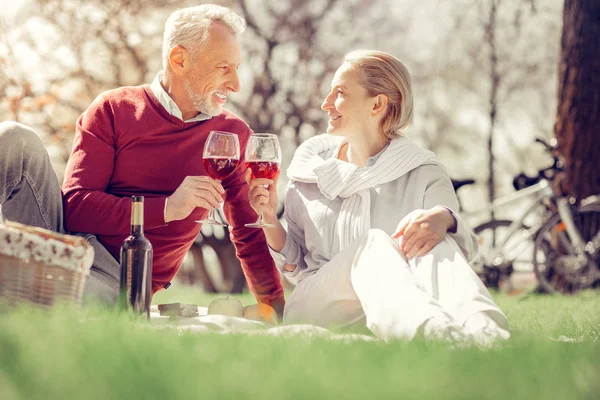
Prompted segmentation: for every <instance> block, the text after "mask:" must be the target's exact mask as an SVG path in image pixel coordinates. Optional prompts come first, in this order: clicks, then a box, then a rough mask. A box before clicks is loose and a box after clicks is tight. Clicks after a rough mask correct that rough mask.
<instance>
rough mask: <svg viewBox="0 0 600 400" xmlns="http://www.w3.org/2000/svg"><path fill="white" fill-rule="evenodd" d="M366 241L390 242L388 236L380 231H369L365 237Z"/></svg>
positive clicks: (390, 239)
mask: <svg viewBox="0 0 600 400" xmlns="http://www.w3.org/2000/svg"><path fill="white" fill-rule="evenodd" d="M365 238H366V239H367V240H384V241H392V238H391V237H390V235H388V234H387V233H386V232H385V231H384V230H382V229H369V230H368V231H367V234H366V235H365Z"/></svg>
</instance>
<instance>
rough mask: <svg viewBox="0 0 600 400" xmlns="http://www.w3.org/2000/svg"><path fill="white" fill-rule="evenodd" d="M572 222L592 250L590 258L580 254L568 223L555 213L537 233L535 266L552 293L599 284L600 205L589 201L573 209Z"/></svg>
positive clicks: (595, 286) (537, 275) (536, 272)
mask: <svg viewBox="0 0 600 400" xmlns="http://www.w3.org/2000/svg"><path fill="white" fill-rule="evenodd" d="M573 221H574V222H575V226H576V227H577V228H578V229H579V233H580V234H581V236H582V239H583V242H584V243H586V244H587V246H586V248H587V249H590V254H589V255H588V257H591V259H592V260H593V261H594V262H595V263H596V266H595V267H594V266H593V265H592V264H593V263H591V262H590V260H589V258H588V257H585V258H581V257H578V256H577V253H576V251H575V248H574V246H573V244H572V243H571V240H570V239H569V236H568V234H567V232H566V229H565V224H564V222H563V221H562V218H561V217H560V215H558V214H553V215H552V217H550V219H548V221H546V222H545V223H544V225H542V227H541V228H540V230H539V231H538V232H537V234H536V240H535V246H534V250H533V269H534V271H535V275H536V277H537V279H538V282H539V283H540V285H541V286H542V287H543V288H544V289H546V290H547V291H548V292H550V293H562V294H570V293H574V292H576V291H578V290H582V289H587V288H598V287H600V270H599V269H598V266H599V265H600V251H597V250H596V249H598V248H599V247H600V205H599V204H590V205H586V206H583V207H580V208H579V209H577V210H576V211H574V212H573Z"/></svg>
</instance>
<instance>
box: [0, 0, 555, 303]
mask: <svg viewBox="0 0 600 400" xmlns="http://www.w3.org/2000/svg"><path fill="white" fill-rule="evenodd" d="M0 3H2V7H1V9H0V120H9V119H10V120H17V121H20V122H23V123H25V124H28V125H31V126H33V127H34V128H35V129H36V130H37V131H38V132H39V133H40V135H41V136H42V137H43V139H44V141H45V143H46V147H47V149H48V151H49V153H50V155H51V159H52V162H53V165H54V167H55V170H56V172H57V175H58V178H59V180H61V181H62V178H63V174H64V167H65V163H66V160H67V158H68V156H69V153H70V149H71V145H72V139H73V133H74V126H75V121H76V119H77V117H78V116H79V115H80V114H81V113H82V112H83V111H84V110H85V109H86V108H87V106H88V105H89V104H90V103H91V102H92V100H93V99H94V98H95V97H96V96H97V95H98V94H100V93H101V92H103V91H105V90H109V89H112V88H115V87H118V86H124V85H139V84H143V83H149V82H151V81H152V80H153V79H154V77H155V75H156V73H157V72H158V71H159V70H160V69H161V45H162V31H163V26H164V21H165V20H166V18H167V16H168V15H169V13H170V12H171V11H173V10H174V9H176V8H179V7H186V6H190V5H195V4H201V3H203V2H199V1H181V0H177V1H175V0H20V1H17V2H15V1H9V0H1V1H0ZM217 3H219V4H221V5H225V6H229V7H231V8H233V9H234V10H235V11H237V12H238V13H239V14H240V15H242V16H244V18H245V19H246V21H247V22H248V30H247V31H246V33H245V34H244V35H243V37H242V39H241V40H242V49H243V55H242V57H243V64H242V66H241V67H240V78H241V83H242V90H241V92H240V93H238V94H235V95H233V96H230V101H228V105H227V107H228V108H229V109H230V110H232V111H234V112H236V113H237V114H239V115H240V116H242V117H243V118H244V119H245V120H246V121H247V122H248V124H249V125H250V127H251V128H252V129H254V130H255V131H256V132H273V133H277V134H278V135H279V137H280V142H281V144H282V148H283V159H284V162H283V165H282V168H283V170H285V169H286V167H287V164H288V163H289V162H290V160H291V157H292V154H293V152H294V150H295V149H296V147H297V146H298V144H300V143H301V142H302V141H304V140H305V139H307V138H308V137H311V136H313V135H315V134H318V133H321V132H323V131H324V128H325V126H326V117H325V114H324V112H322V111H321V110H320V105H321V103H322V101H323V99H324V96H325V94H326V93H327V91H328V88H329V84H330V80H331V77H332V76H333V73H334V71H335V69H336V68H337V67H338V66H339V64H340V63H341V60H342V57H343V55H344V54H345V53H346V52H347V51H349V50H351V49H356V48H374V49H379V50H383V51H387V52H389V53H392V54H394V55H395V56H397V57H399V58H400V59H401V60H403V61H404V62H405V64H406V65H407V67H408V68H409V70H410V71H411V74H412V78H413V84H414V92H415V93H414V95H415V102H416V104H415V107H416V109H415V111H416V115H415V119H414V126H413V127H412V128H410V130H409V131H408V132H407V135H408V136H409V137H410V138H411V139H413V140H414V141H416V142H418V143H420V144H421V145H423V146H424V147H426V148H428V149H430V150H433V151H435V152H436V154H437V156H438V158H439V159H440V160H441V161H442V162H443V163H444V164H445V165H446V167H447V169H448V172H449V174H450V175H451V176H452V177H454V178H466V177H472V178H474V179H476V180H477V184H476V185H473V186H470V187H466V188H465V189H463V190H462V191H463V193H462V195H463V198H462V199H463V203H464V205H465V208H466V209H467V210H469V209H474V208H478V207H479V206H480V205H481V204H483V203H486V202H489V201H490V199H492V198H495V197H498V196H500V195H502V194H506V193H508V192H510V191H512V190H513V188H512V185H511V183H512V176H514V175H515V174H517V173H518V172H520V171H526V172H533V171H536V170H537V169H539V168H540V167H543V166H544V165H546V164H547V163H548V162H549V161H550V159H549V157H548V155H547V154H545V153H544V151H543V149H542V148H537V147H532V143H533V141H534V138H535V137H536V136H539V137H542V138H546V139H548V138H550V137H552V136H553V123H554V119H555V116H556V110H557V87H558V77H557V70H558V64H559V55H560V34H561V28H562V6H563V3H562V1H560V0H543V1H535V0H421V1H414V0H230V1H217ZM490 160H491V162H490ZM285 186H286V182H285V179H282V180H281V181H280V187H279V189H280V190H281V192H283V191H284V190H285ZM508 212H510V211H508ZM484 217H485V216H484ZM482 218H483V217H482ZM476 222H477V221H474V222H473V223H476ZM198 243H199V246H198V249H199V251H198V252H196V254H191V255H190V257H194V258H193V259H190V260H188V261H189V262H188V263H186V265H188V264H189V265H190V266H191V267H185V266H184V268H183V269H182V271H181V272H180V278H182V279H183V280H186V281H189V282H190V283H194V282H199V281H204V282H205V285H206V275H207V274H208V275H211V274H213V275H214V274H217V275H218V274H220V278H219V279H216V281H219V282H221V283H220V284H216V283H215V285H217V286H218V285H221V286H220V287H215V288H213V289H215V290H227V291H229V290H234V291H238V289H239V290H241V288H239V286H240V285H242V286H243V284H244V282H243V277H242V278H240V276H241V275H240V274H241V272H240V269H239V264H237V260H236V259H235V254H234V253H233V246H232V245H231V243H230V242H229V239H228V237H227V235H225V234H224V232H223V231H222V230H218V229H215V230H213V229H212V228H211V227H204V228H203V231H202V235H201V237H199V239H198ZM215 259H218V260H219V261H220V262H219V263H218V264H219V265H221V266H222V267H220V268H217V269H216V270H213V271H212V272H211V271H210V269H211V268H213V269H214V268H215V267H211V265H213V264H215V263H213V262H212V261H214V260H215ZM198 266H200V267H198ZM223 285H225V286H223ZM208 289H209V290H210V289H211V288H208Z"/></svg>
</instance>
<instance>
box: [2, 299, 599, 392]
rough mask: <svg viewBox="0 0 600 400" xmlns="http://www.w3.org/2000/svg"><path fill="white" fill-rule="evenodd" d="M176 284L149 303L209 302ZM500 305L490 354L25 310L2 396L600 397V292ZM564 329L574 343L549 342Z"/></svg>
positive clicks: (14, 319) (9, 325)
mask: <svg viewBox="0 0 600 400" xmlns="http://www.w3.org/2000/svg"><path fill="white" fill-rule="evenodd" d="M172 289H173V288H171V289H169V290H167V291H163V292H160V293H158V294H157V295H156V296H155V303H167V302H174V301H180V302H187V303H196V304H200V305H207V304H208V302H209V301H210V300H211V299H212V298H213V297H214V296H210V295H207V294H204V293H202V292H200V291H196V290H191V289H176V290H172ZM241 300H242V302H243V303H244V304H251V303H253V302H254V300H253V298H252V297H251V296H250V295H243V296H241ZM497 300H498V303H499V304H500V305H501V307H502V308H503V309H504V310H505V311H506V312H507V314H508V316H509V320H510V322H511V326H512V328H513V330H514V332H515V333H514V335H513V338H512V339H511V340H510V341H509V342H508V343H506V344H505V345H504V346H503V347H502V348H499V349H494V350H488V351H482V350H478V349H475V348H467V349H453V348H451V347H449V346H445V345H442V344H435V343H433V344H431V343H430V344H426V343H422V342H412V343H402V342H393V343H383V342H379V341H371V342H352V343H345V342H343V341H332V340H326V339H322V338H321V339H319V338H313V339H307V338H303V337H292V338H281V337H280V338H274V337H264V336H248V335H243V334H237V335H219V334H202V335H197V334H192V333H183V334H180V333H178V332H177V331H176V330H170V329H166V330H164V329H163V330H156V329H151V328H149V327H148V324H147V323H145V321H143V320H132V319H130V318H129V317H128V316H126V315H119V314H116V313H114V312H112V311H107V310H102V309H85V310H81V311H76V310H74V309H72V308H57V309H54V310H52V311H51V312H41V311H37V310H32V309H28V308H21V309H19V310H17V311H14V312H11V313H8V314H3V315H1V317H0V399H2V400H13V399H27V400H29V399H32V400H34V399H196V398H197V399H213V398H226V399H321V398H324V399H325V398H326V399H330V398H332V399H340V400H342V399H344V400H345V399H379V398H381V399H386V398H389V399H400V398H407V399H517V398H523V399H542V398H543V399H592V398H598V397H600V382H599V381H600V380H599V379H598V378H599V377H600V294H598V293H583V294H581V295H578V296H575V297H568V298H567V297H536V296H531V297H525V298H520V299H517V298H511V297H505V296H498V297H497ZM561 335H564V336H568V337H571V338H575V339H577V340H579V341H580V342H577V343H564V342H555V341H553V340H551V339H549V337H552V338H557V337H559V336H561Z"/></svg>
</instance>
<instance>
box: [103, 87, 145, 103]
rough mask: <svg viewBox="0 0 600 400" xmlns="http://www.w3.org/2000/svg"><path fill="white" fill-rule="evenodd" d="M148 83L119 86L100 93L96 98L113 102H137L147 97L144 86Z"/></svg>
mask: <svg viewBox="0 0 600 400" xmlns="http://www.w3.org/2000/svg"><path fill="white" fill-rule="evenodd" d="M147 86H148V85H141V86H121V87H118V88H115V89H110V90H107V91H105V92H102V93H100V95H99V96H98V99H101V100H103V101H108V102H109V103H113V104H115V103H116V104H121V103H138V102H140V101H145V100H146V99H147V92H146V88H147Z"/></svg>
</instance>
